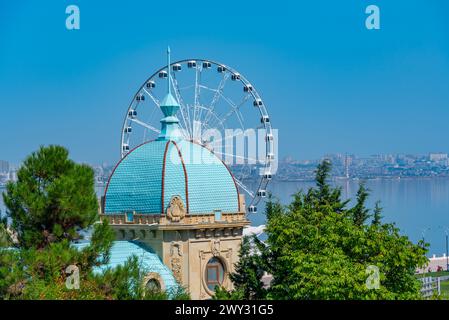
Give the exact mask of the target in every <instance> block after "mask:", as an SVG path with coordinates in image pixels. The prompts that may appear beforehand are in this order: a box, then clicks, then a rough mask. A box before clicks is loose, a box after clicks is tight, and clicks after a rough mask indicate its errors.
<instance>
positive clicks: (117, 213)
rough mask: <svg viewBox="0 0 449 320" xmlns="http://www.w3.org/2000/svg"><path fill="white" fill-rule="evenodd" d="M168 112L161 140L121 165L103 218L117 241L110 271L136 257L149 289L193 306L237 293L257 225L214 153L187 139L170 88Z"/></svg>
mask: <svg viewBox="0 0 449 320" xmlns="http://www.w3.org/2000/svg"><path fill="white" fill-rule="evenodd" d="M168 81H170V77H168ZM160 109H161V110H162V112H163V116H164V117H163V118H162V119H161V133H160V135H159V136H158V138H157V139H156V140H154V141H149V142H146V143H144V144H142V145H140V146H138V147H136V148H135V149H133V150H131V151H130V152H129V153H128V154H127V155H126V156H125V157H123V158H122V159H121V160H120V161H119V163H118V164H117V165H116V167H115V169H114V171H113V172H112V174H111V176H110V178H109V181H108V184H107V186H106V189H105V193H104V196H103V197H102V199H101V205H100V210H101V212H100V216H101V219H107V220H109V223H110V225H111V226H112V228H113V229H114V230H115V234H116V241H115V242H114V245H113V247H112V251H111V262H110V265H112V266H115V265H118V264H122V263H124V262H125V261H126V259H127V258H128V257H130V256H131V255H132V254H136V255H137V256H138V258H139V259H140V262H141V265H142V267H143V268H144V270H145V272H146V273H147V277H146V278H145V285H147V286H149V287H152V288H154V287H158V288H161V289H164V290H171V289H174V288H175V287H176V286H178V285H181V286H183V287H185V288H186V289H187V290H188V291H189V293H190V295H191V297H192V299H208V298H210V297H211V295H212V294H213V291H214V288H215V286H216V285H222V286H224V287H226V288H228V289H231V288H232V283H231V282H230V279H229V274H230V272H232V271H233V269H234V264H235V263H236V262H237V259H238V253H239V249H240V245H241V241H242V232H243V228H244V227H245V226H247V225H249V221H248V220H247V219H246V215H245V200H244V196H243V195H242V194H239V191H238V188H237V185H236V183H235V180H234V177H233V175H232V173H231V172H230V170H229V169H228V167H227V166H226V165H225V164H224V163H223V162H222V161H221V160H220V159H219V158H218V157H217V156H216V155H215V154H214V153H213V152H212V151H210V150H209V149H207V148H206V147H204V146H202V145H199V144H196V143H195V142H192V141H187V140H184V139H183V137H182V134H181V131H180V127H179V124H178V122H179V121H178V118H177V116H176V114H177V111H178V109H179V104H178V102H177V101H176V99H175V98H174V97H173V95H172V94H171V92H170V84H169V85H168V92H167V95H166V97H165V98H164V99H163V101H162V102H161V104H160Z"/></svg>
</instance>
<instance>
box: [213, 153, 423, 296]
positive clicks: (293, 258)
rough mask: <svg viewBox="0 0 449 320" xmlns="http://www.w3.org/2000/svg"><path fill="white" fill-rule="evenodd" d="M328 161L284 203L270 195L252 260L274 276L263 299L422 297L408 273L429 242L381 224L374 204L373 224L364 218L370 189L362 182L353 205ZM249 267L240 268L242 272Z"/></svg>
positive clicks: (419, 259)
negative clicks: (262, 237)
mask: <svg viewBox="0 0 449 320" xmlns="http://www.w3.org/2000/svg"><path fill="white" fill-rule="evenodd" d="M330 168H331V167H330V164H329V162H328V161H324V162H323V163H321V164H320V165H319V166H318V168H317V172H316V182H317V187H316V188H311V189H309V190H308V191H307V192H306V193H304V192H302V191H299V192H298V193H296V194H295V195H294V196H293V201H292V203H291V204H290V205H288V206H282V205H281V204H279V202H278V201H275V200H273V199H269V201H268V203H267V205H266V215H267V226H266V230H265V233H266V234H267V237H268V238H267V240H266V241H265V243H266V244H267V245H266V246H264V247H262V248H261V252H260V254H259V257H260V259H258V260H257V261H258V262H259V263H260V265H259V267H261V268H262V269H263V270H265V271H267V272H268V273H269V274H271V275H272V276H273V280H272V282H271V285H270V288H269V289H268V290H267V291H266V295H265V296H264V297H262V298H269V299H420V298H421V295H420V287H421V285H420V282H419V280H417V279H416V277H415V276H414V273H415V269H416V268H417V267H419V266H421V265H423V264H425V263H426V262H427V259H426V257H425V253H426V246H427V245H426V244H424V243H419V244H413V243H412V242H411V241H410V240H409V239H408V238H407V237H406V236H403V235H401V234H400V231H399V229H398V228H396V227H395V225H394V224H382V222H381V211H382V209H381V208H380V205H379V204H378V203H377V205H376V207H375V210H374V221H375V223H371V224H370V225H367V224H366V223H365V222H366V220H367V218H368V217H369V210H368V209H367V208H366V206H365V202H366V199H367V197H368V191H367V190H366V188H365V187H364V185H363V184H362V185H361V186H360V188H359V191H358V193H357V201H356V204H355V206H354V207H352V208H347V205H348V203H349V202H348V200H346V201H343V200H342V199H341V190H340V189H339V188H334V187H332V186H331V185H329V184H328V182H327V179H328V176H329V172H330ZM251 268H252V266H249V267H248V269H244V268H241V269H240V270H239V274H241V279H244V276H243V275H242V273H244V272H247V271H248V270H251ZM372 268H374V269H376V268H378V270H379V274H378V276H379V286H378V287H377V286H373V285H372V284H371V282H370V279H371V278H370V277H371V276H372V274H371V273H370V270H372ZM250 272H254V271H253V270H252V271H250ZM234 279H235V277H234ZM246 281H248V283H252V281H253V280H251V281H250V280H248V279H247V280H246ZM239 286H242V284H239ZM220 294H221V296H223V297H226V293H223V292H220ZM227 294H228V297H229V295H231V298H232V293H227Z"/></svg>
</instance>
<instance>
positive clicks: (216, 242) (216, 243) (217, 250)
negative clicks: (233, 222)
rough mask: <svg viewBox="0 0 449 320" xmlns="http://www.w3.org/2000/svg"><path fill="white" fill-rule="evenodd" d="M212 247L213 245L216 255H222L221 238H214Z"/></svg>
mask: <svg viewBox="0 0 449 320" xmlns="http://www.w3.org/2000/svg"><path fill="white" fill-rule="evenodd" d="M210 247H211V252H212V255H213V256H214V257H216V256H219V255H220V240H219V239H214V240H212V241H211V243H210Z"/></svg>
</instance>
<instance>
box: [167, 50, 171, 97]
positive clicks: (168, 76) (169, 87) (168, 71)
mask: <svg viewBox="0 0 449 320" xmlns="http://www.w3.org/2000/svg"><path fill="white" fill-rule="evenodd" d="M167 69H168V70H167V78H168V88H167V93H168V94H171V77H170V76H171V73H170V46H167Z"/></svg>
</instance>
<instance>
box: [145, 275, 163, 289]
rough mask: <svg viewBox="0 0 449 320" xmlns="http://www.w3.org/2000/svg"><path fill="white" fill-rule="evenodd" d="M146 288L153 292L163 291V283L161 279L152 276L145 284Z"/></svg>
mask: <svg viewBox="0 0 449 320" xmlns="http://www.w3.org/2000/svg"><path fill="white" fill-rule="evenodd" d="M145 288H146V289H147V290H148V291H151V292H157V291H161V284H160V282H159V281H157V279H154V278H151V279H150V280H148V281H147V283H146V284H145Z"/></svg>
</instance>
